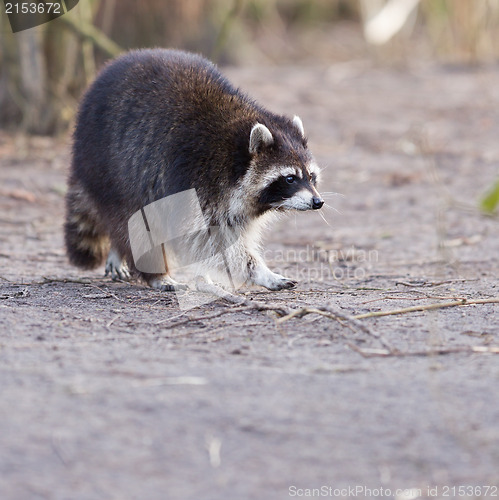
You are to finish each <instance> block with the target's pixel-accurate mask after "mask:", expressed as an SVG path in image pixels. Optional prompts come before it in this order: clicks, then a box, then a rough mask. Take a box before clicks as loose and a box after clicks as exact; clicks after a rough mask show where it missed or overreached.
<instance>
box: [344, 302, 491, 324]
mask: <svg viewBox="0 0 499 500" xmlns="http://www.w3.org/2000/svg"><path fill="white" fill-rule="evenodd" d="M475 304H499V298H497V297H494V298H490V299H476V300H468V299H461V300H454V301H452V302H444V303H443V304H427V305H422V306H412V307H404V308H402V309H393V310H392V311H373V312H370V313H365V314H357V315H355V316H353V318H354V319H357V320H359V319H365V318H375V317H379V316H393V315H395V314H406V313H411V312H418V311H430V310H432V309H444V308H445V307H457V306H469V305H475Z"/></svg>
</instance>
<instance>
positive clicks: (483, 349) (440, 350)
mask: <svg viewBox="0 0 499 500" xmlns="http://www.w3.org/2000/svg"><path fill="white" fill-rule="evenodd" d="M347 346H348V347H350V349H352V351H355V352H357V353H359V354H360V355H361V356H363V357H364V358H374V357H382V358H387V357H391V356H399V357H405V356H442V355H444V354H454V353H460V352H463V353H466V352H478V353H482V354H499V346H460V347H437V348H435V349H428V350H423V351H412V352H402V351H398V352H390V351H388V350H383V349H361V348H360V347H358V346H356V345H355V344H353V343H352V342H347Z"/></svg>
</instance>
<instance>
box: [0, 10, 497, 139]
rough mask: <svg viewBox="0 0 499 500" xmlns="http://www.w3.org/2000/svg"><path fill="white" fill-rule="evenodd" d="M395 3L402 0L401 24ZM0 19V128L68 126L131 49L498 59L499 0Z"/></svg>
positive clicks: (231, 58) (271, 58)
mask: <svg viewBox="0 0 499 500" xmlns="http://www.w3.org/2000/svg"><path fill="white" fill-rule="evenodd" d="M394 3H398V4H400V5H402V6H405V7H404V8H405V13H404V14H403V15H402V17H400V16H399V19H398V24H397V22H395V20H394V19H395V17H396V16H395V17H394V16H393V12H392V14H390V9H389V8H388V7H390V4H394ZM0 10H2V12H3V9H0ZM399 10H400V9H399ZM0 21H1V23H2V24H1V37H0V126H3V127H9V128H14V129H17V130H22V131H24V132H28V133H36V134H53V133H57V132H60V131H64V130H66V129H67V126H68V124H69V123H70V121H71V120H72V118H73V115H74V112H75V110H76V107H77V100H78V99H79V97H80V95H81V93H82V91H83V90H84V88H85V87H86V86H87V85H88V84H89V82H90V81H91V80H92V79H93V78H94V76H95V72H96V70H97V69H98V68H99V67H100V66H101V65H102V64H103V63H104V62H105V61H106V60H107V59H109V58H110V57H113V56H115V55H116V54H117V53H119V52H120V51H121V50H125V49H128V48H132V47H150V46H163V47H177V48H183V49H187V50H194V51H198V52H202V53H203V54H205V55H207V56H208V57H211V58H212V59H215V60H216V61H217V62H219V63H222V64H229V63H231V64H241V63H244V64H251V65H255V64H256V65H262V64H331V63H334V62H337V61H345V60H351V59H359V58H368V57H374V58H376V59H377V60H378V61H380V62H381V63H394V62H395V63H398V64H400V63H410V62H411V61H412V60H413V59H418V58H423V59H427V60H437V61H444V62H452V63H459V64H463V63H482V62H485V63H487V62H494V61H497V59H498V56H499V43H498V42H499V40H498V37H499V34H498V30H497V28H498V27H499V0H420V1H418V0H141V1H140V2H137V1H136V0H120V1H119V2H118V0H81V1H80V2H79V4H78V6H77V7H76V8H75V9H73V10H72V11H71V12H69V13H68V14H66V15H65V16H63V17H61V18H59V19H56V20H54V21H52V22H50V23H47V24H45V25H42V26H40V27H38V28H34V29H31V30H27V31H24V32H20V33H17V34H15V35H13V34H12V33H11V32H10V27H9V25H8V20H7V17H6V16H5V14H4V13H2V15H1V19H0ZM387 22H388V24H387ZM390 22H391V24H390Z"/></svg>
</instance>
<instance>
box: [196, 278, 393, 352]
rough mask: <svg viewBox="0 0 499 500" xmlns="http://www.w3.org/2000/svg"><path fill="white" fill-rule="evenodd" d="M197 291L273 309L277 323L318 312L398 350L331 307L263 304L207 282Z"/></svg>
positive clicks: (354, 319) (365, 326)
mask: <svg viewBox="0 0 499 500" xmlns="http://www.w3.org/2000/svg"><path fill="white" fill-rule="evenodd" d="M198 291H200V292H203V293H210V294H212V295H215V296H216V297H220V298H222V299H225V300H227V301H228V302H231V303H232V304H237V305H240V306H246V307H247V308H249V309H256V310H258V311H274V312H276V313H277V314H279V315H280V316H282V317H281V318H279V319H278V320H277V322H278V323H283V322H285V321H288V320H290V319H291V318H295V317H296V318H302V317H303V316H306V315H307V314H320V315H322V316H326V317H328V318H330V319H334V320H335V321H338V323H340V324H341V325H342V326H348V327H350V326H355V327H356V328H358V329H359V330H360V331H362V332H364V333H365V334H366V335H369V336H371V337H374V338H375V339H376V340H378V341H379V342H380V343H381V344H382V345H383V347H385V348H386V349H388V350H389V351H390V352H394V353H395V352H398V351H397V349H395V348H394V347H392V346H391V345H390V343H389V342H388V341H387V340H386V339H385V338H384V337H383V336H382V335H381V334H379V333H377V332H373V331H372V330H371V329H370V328H369V327H368V326H367V325H364V324H363V323H362V322H361V321H359V320H358V319H356V318H355V317H353V316H349V315H347V314H343V313H340V312H338V311H336V310H334V309H333V308H332V307H328V306H320V307H316V308H308V307H304V308H301V309H291V308H289V307H286V306H277V305H271V304H265V303H263V302H259V301H253V300H249V299H246V298H244V297H240V296H237V295H234V294H232V293H230V292H227V291H226V290H223V289H222V288H220V287H218V286H216V285H212V284H208V283H198Z"/></svg>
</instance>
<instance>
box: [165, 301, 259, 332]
mask: <svg viewBox="0 0 499 500" xmlns="http://www.w3.org/2000/svg"><path fill="white" fill-rule="evenodd" d="M250 309H251V308H250V307H247V306H243V307H234V308H232V309H223V310H222V311H218V312H216V313H213V314H208V315H206V316H190V317H188V318H186V319H183V320H181V321H176V322H175V323H170V324H168V325H165V326H164V328H165V329H170V328H175V327H177V326H182V325H186V324H188V323H192V322H194V321H204V320H207V319H213V318H218V317H219V316H222V315H224V314H232V313H237V312H241V311H249V310H250ZM169 319H170V318H166V319H162V320H161V321H158V322H157V323H156V326H159V325H162V324H163V323H165V322H167V321H169Z"/></svg>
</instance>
